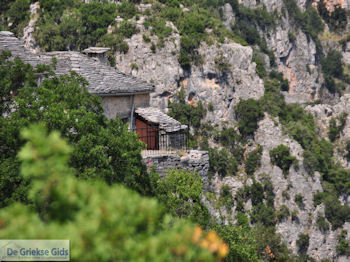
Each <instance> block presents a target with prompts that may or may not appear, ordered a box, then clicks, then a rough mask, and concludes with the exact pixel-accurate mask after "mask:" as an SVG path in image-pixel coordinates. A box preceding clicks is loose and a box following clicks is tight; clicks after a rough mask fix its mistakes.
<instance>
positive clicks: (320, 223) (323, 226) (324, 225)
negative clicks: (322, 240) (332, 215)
mask: <svg viewBox="0 0 350 262" xmlns="http://www.w3.org/2000/svg"><path fill="white" fill-rule="evenodd" d="M316 225H317V227H318V229H319V230H320V231H321V232H326V231H328V230H329V224H328V222H327V220H326V219H325V218H324V217H323V216H320V215H319V216H318V217H317V220H316Z"/></svg>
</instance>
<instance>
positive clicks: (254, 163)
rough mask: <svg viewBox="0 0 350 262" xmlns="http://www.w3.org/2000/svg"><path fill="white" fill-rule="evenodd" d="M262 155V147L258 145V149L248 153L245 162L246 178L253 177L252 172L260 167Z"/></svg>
mask: <svg viewBox="0 0 350 262" xmlns="http://www.w3.org/2000/svg"><path fill="white" fill-rule="evenodd" d="M261 155H262V146H260V145H258V149H256V150H254V151H252V152H250V153H249V154H248V156H247V160H246V161H245V171H246V173H247V175H248V176H253V175H254V172H255V171H256V170H257V169H258V168H259V167H260V161H261Z"/></svg>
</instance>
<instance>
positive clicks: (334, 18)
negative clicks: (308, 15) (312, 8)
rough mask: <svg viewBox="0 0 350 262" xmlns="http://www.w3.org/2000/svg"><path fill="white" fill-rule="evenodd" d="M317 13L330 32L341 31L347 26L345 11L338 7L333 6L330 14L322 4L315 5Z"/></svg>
mask: <svg viewBox="0 0 350 262" xmlns="http://www.w3.org/2000/svg"><path fill="white" fill-rule="evenodd" d="M317 8H318V12H319V14H320V15H321V16H322V18H323V20H324V21H326V23H327V24H328V26H329V28H330V30H331V31H342V30H344V29H345V27H346V25H347V17H346V10H345V9H343V8H341V7H340V6H335V8H334V10H333V11H332V12H329V11H328V9H327V8H326V4H325V3H324V2H320V3H319V4H318V5H317Z"/></svg>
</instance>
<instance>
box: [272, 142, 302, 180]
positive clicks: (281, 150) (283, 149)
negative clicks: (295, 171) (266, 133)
mask: <svg viewBox="0 0 350 262" xmlns="http://www.w3.org/2000/svg"><path fill="white" fill-rule="evenodd" d="M270 157H271V163H272V164H274V165H276V166H278V167H279V168H281V169H282V171H283V174H285V175H286V174H288V172H289V168H290V167H291V165H292V164H293V163H295V161H296V158H295V157H294V156H292V155H291V154H290V151H289V147H287V146H285V145H279V146H278V147H275V148H273V149H272V150H271V151H270Z"/></svg>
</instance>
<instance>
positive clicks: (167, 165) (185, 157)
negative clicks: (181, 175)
mask: <svg viewBox="0 0 350 262" xmlns="http://www.w3.org/2000/svg"><path fill="white" fill-rule="evenodd" d="M143 162H144V163H145V164H146V165H147V169H148V170H150V169H151V168H152V167H155V168H156V169H155V170H156V172H157V173H159V174H160V175H161V176H163V177H164V176H166V171H167V170H168V169H180V168H181V169H184V170H187V171H191V172H197V173H198V174H199V175H200V176H201V177H202V178H203V179H204V180H207V178H208V172H209V153H208V152H207V151H197V150H190V151H185V152H182V151H181V152H180V153H175V152H174V153H169V152H168V153H167V152H164V153H162V151H159V152H156V151H152V154H150V153H148V152H147V151H144V152H143Z"/></svg>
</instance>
